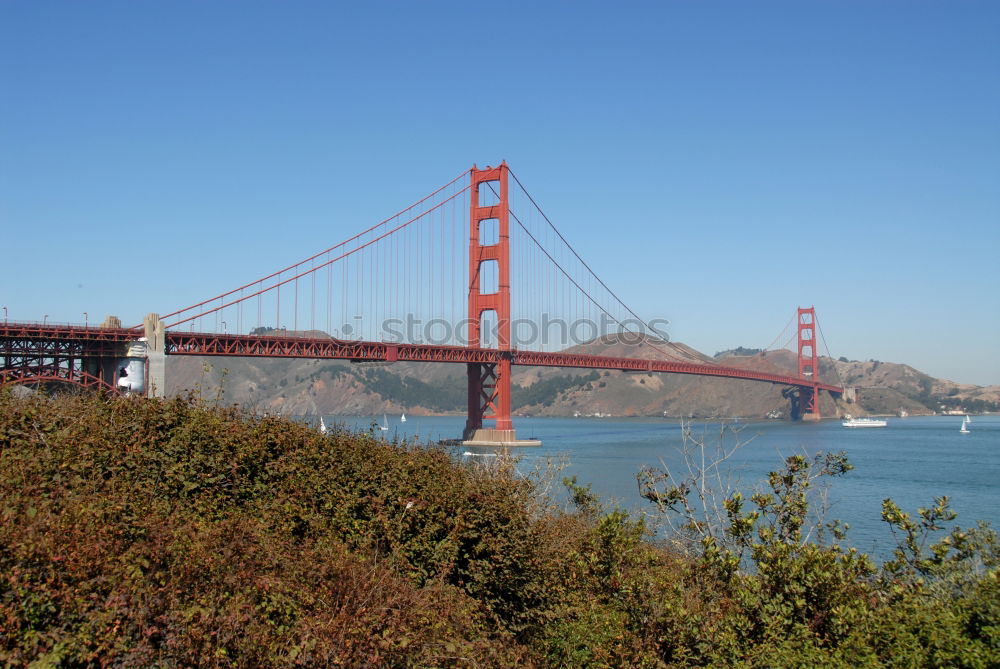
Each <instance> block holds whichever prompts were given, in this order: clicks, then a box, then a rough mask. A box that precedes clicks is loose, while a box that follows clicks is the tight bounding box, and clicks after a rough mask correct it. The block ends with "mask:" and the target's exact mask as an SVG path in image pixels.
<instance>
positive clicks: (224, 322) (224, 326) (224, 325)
mask: <svg viewBox="0 0 1000 669" xmlns="http://www.w3.org/2000/svg"><path fill="white" fill-rule="evenodd" d="M222 334H226V321H222Z"/></svg>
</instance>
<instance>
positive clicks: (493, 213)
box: [463, 161, 537, 446]
mask: <svg viewBox="0 0 1000 669" xmlns="http://www.w3.org/2000/svg"><path fill="white" fill-rule="evenodd" d="M507 178H508V168H507V163H506V161H504V162H502V163H500V166H499V167H487V168H486V169H482V170H481V169H478V168H476V166H475V165H473V167H472V171H471V188H470V189H469V200H470V202H469V320H468V323H469V325H468V327H469V330H468V335H469V337H468V339H469V344H468V345H469V347H470V348H479V347H480V346H481V345H482V339H483V336H482V335H483V317H484V316H485V315H486V314H489V313H492V314H493V316H494V317H495V322H496V328H497V342H496V348H498V349H499V350H500V351H501V358H500V360H499V361H498V362H496V363H479V362H470V363H466V365H467V370H466V371H467V374H468V382H469V397H468V418H467V420H466V423H465V432H464V435H463V437H464V439H465V443H466V444H468V445H483V446H501V445H517V446H528V445H537V442H533V441H518V440H517V436H516V433H515V431H514V423H513V421H512V420H511V417H510V367H511V357H510V350H511V349H510V205H509V200H508V190H507ZM484 200H486V201H488V203H487V204H483V201H484ZM494 229H495V230H496V233H497V234H496V236H495V238H493V237H492V236H490V233H492V231H493V230H494ZM487 263H495V264H496V274H497V275H498V277H499V281H498V283H497V286H496V291H495V292H483V288H484V286H483V283H482V275H483V268H484V266H486V265H487ZM491 274H492V273H491ZM485 288H487V289H491V288H492V286H485ZM484 419H488V420H492V421H494V427H493V428H486V427H484V425H483V420H484Z"/></svg>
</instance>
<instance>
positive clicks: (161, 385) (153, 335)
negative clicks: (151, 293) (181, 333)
mask: <svg viewBox="0 0 1000 669" xmlns="http://www.w3.org/2000/svg"><path fill="white" fill-rule="evenodd" d="M142 324H143V327H144V329H145V335H146V396H147V397H166V395H167V350H166V349H167V346H166V344H167V333H166V330H165V329H164V327H163V321H161V320H160V315H159V314H146V317H145V318H143V319H142Z"/></svg>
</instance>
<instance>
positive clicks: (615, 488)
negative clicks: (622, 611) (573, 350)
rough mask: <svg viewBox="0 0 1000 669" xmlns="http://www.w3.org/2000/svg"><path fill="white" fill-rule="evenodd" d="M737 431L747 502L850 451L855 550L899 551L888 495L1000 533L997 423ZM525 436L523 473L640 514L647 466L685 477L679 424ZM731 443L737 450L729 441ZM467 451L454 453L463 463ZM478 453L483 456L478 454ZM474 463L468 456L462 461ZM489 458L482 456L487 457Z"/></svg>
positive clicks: (623, 422) (714, 430)
mask: <svg viewBox="0 0 1000 669" xmlns="http://www.w3.org/2000/svg"><path fill="white" fill-rule="evenodd" d="M327 420H335V421H337V422H341V423H344V424H345V425H347V426H348V427H351V428H355V429H362V430H364V429H368V428H369V427H370V426H371V425H372V423H374V422H381V416H379V417H377V418H376V417H360V418H359V417H327ZM464 423H465V419H464V417H460V416H408V417H407V422H405V423H402V422H400V420H399V416H395V417H392V418H390V420H389V424H390V430H389V431H388V432H384V433H382V432H380V434H387V435H390V436H399V437H407V438H413V439H418V440H420V441H430V440H433V441H437V440H439V439H451V438H455V437H456V436H458V435H460V434H461V431H462V427H463V425H464ZM727 425H730V426H734V425H735V426H737V427H738V428H739V429H740V432H739V439H740V440H741V441H744V442H747V443H745V444H744V445H743V446H742V447H741V448H740V449H738V450H737V452H736V453H735V454H734V456H733V457H732V458H731V459H730V460H729V461H728V463H729V465H730V466H729V468H728V469H729V472H730V473H731V475H732V476H733V477H734V478H737V479H738V480H739V487H740V488H741V489H742V490H743V491H744V493H745V495H748V494H749V493H750V492H752V491H753V490H754V489H755V486H756V487H757V488H760V487H761V486H763V485H765V483H766V477H767V473H768V472H769V471H772V470H775V469H780V467H781V464H782V462H783V460H784V458H786V457H788V456H790V455H794V454H796V453H804V454H807V455H808V454H813V453H815V452H817V451H828V452H837V451H846V452H847V454H848V457H849V459H850V461H851V463H852V464H853V465H854V467H855V468H854V470H852V471H851V472H849V473H848V474H846V475H845V476H843V477H839V478H836V479H833V480H832V481H831V487H830V490H829V493H828V502H829V510H828V511H827V513H826V519H827V520H831V519H833V518H837V519H840V520H842V521H844V522H847V523H848V524H849V525H850V531H849V533H848V543H849V544H850V545H853V546H856V547H858V548H859V549H861V550H864V551H866V552H870V553H873V554H876V555H879V556H882V557H885V556H886V555H887V554H888V552H889V551H890V550H891V548H892V546H893V545H894V543H893V541H892V537H891V535H890V532H889V528H888V526H887V525H886V524H885V523H884V522H882V520H881V504H882V500H883V499H885V498H887V497H891V498H892V499H893V500H894V501H895V502H896V503H897V504H898V505H899V506H900V507H901V508H902V509H903V510H904V511H907V512H910V513H913V514H915V513H916V509H917V508H918V507H927V506H930V505H931V504H932V503H933V499H934V498H935V497H938V496H941V495H948V496H949V498H950V500H951V504H952V508H954V509H955V510H956V511H957V512H958V514H959V516H958V518H957V519H956V521H955V523H957V524H960V525H962V526H966V527H968V526H973V525H975V523H976V521H978V520H986V521H989V522H990V523H991V524H992V525H993V527H994V528H995V529H1000V416H974V417H973V422H972V423H971V424H970V426H969V427H970V430H971V432H970V434H960V433H959V427H960V425H961V418H960V417H957V416H914V417H908V418H890V419H889V425H888V426H887V427H885V428H867V429H862V428H854V429H849V428H844V427H842V426H841V424H840V421H823V422H821V423H818V424H810V423H787V422H779V421H766V422H764V421H762V422H749V423H741V424H733V423H727ZM515 427H516V428H517V430H518V435H519V436H521V437H529V436H531V437H536V438H538V439H541V440H542V446H541V447H539V448H525V449H517V450H516V454H517V455H518V456H520V460H519V462H518V464H517V466H518V469H519V470H520V471H522V472H527V471H530V470H531V469H533V468H534V467H536V466H539V465H541V464H543V463H544V461H545V460H546V459H549V458H551V459H555V460H562V461H564V462H565V465H566V466H565V469H564V470H563V471H562V473H561V474H560V478H561V477H562V476H576V477H577V481H578V482H579V483H581V484H591V485H592V489H593V491H594V492H595V493H597V494H598V495H600V496H601V497H602V498H603V499H605V500H614V501H616V502H617V503H618V504H620V505H621V506H623V507H626V508H629V509H632V510H636V511H650V512H652V511H654V509H653V507H652V505H651V504H650V503H648V502H646V501H645V500H643V499H642V498H641V497H640V496H639V492H638V486H637V484H636V473H637V472H638V471H639V470H640V468H642V467H643V466H653V467H657V466H663V465H666V466H667V467H671V468H674V469H675V471H681V470H680V469H679V468H680V467H681V466H682V462H683V460H682V458H681V457H680V455H679V448H680V446H681V443H682V439H681V427H680V425H679V423H678V422H676V421H667V420H659V419H652V418H636V419H618V418H615V419H611V418H603V419H597V418H535V417H532V418H517V419H515ZM692 430H693V433H694V434H695V435H696V436H698V437H699V438H700V437H702V436H703V437H704V438H705V441H706V443H707V444H708V445H709V446H712V445H714V444H716V443H717V442H718V437H719V431H720V425H719V424H718V423H712V424H704V423H694V424H693V425H692ZM724 443H725V445H726V446H732V445H734V444H735V437H734V435H733V434H731V433H729V434H727V436H726V437H725V442H724ZM466 451H469V449H466V448H463V447H454V452H455V454H456V457H459V458H462V457H463V455H462V454H463V453H465V452H466ZM480 452H485V451H483V450H480ZM465 457H466V458H467V459H468V456H465ZM480 460H482V458H480Z"/></svg>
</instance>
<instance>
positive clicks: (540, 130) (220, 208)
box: [0, 0, 1000, 384]
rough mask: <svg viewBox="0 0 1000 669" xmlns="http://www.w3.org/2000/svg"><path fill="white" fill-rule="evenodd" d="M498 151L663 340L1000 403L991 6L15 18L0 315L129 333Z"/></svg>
mask: <svg viewBox="0 0 1000 669" xmlns="http://www.w3.org/2000/svg"><path fill="white" fill-rule="evenodd" d="M501 159H506V160H507V161H508V162H509V163H510V164H511V165H512V167H513V168H514V169H515V171H516V172H517V173H518V175H519V176H520V178H521V179H522V181H524V182H525V184H526V185H527V186H528V187H529V189H530V190H531V191H532V194H533V195H535V197H536V198H538V199H539V201H540V202H541V204H542V206H543V207H544V209H545V210H546V212H547V213H548V214H549V215H550V216H551V217H552V218H553V219H554V220H555V221H556V223H557V224H558V225H559V226H560V227H561V228H562V230H563V231H564V233H566V234H567V236H569V237H570V239H571V241H573V242H574V245H575V246H576V248H577V249H578V250H579V251H580V253H581V254H582V255H583V256H584V257H585V258H586V259H587V260H588V261H589V262H590V263H591V265H592V266H593V267H594V269H595V270H596V271H597V273H598V274H599V275H600V276H601V277H602V278H604V279H605V281H606V282H607V283H608V284H609V285H610V286H611V287H612V288H614V289H616V291H617V292H618V293H619V294H620V295H622V297H623V298H625V300H626V301H627V302H629V303H630V304H631V305H632V306H633V307H634V308H635V309H636V310H637V311H638V312H639V313H642V314H643V315H645V316H647V317H648V318H665V319H668V320H669V321H670V322H671V326H670V328H669V330H670V334H671V336H672V338H673V339H675V340H678V341H682V342H685V343H687V344H690V345H692V346H694V347H695V348H697V349H699V350H702V351H705V352H708V353H714V352H715V351H717V350H721V349H725V348H730V347H734V346H738V345H743V346H750V347H760V346H765V345H767V344H768V343H769V342H770V341H771V340H772V339H773V338H774V337H775V336H776V335H777V334H778V332H779V331H780V330H781V328H782V327H783V326H784V324H785V323H786V322H787V320H788V318H789V316H790V315H791V314H792V312H793V311H794V308H795V307H796V306H797V305H815V306H816V308H817V313H818V316H819V321H820V324H821V326H822V328H823V331H824V333H825V335H826V339H827V341H828V343H829V347H830V351H831V353H832V354H833V355H834V356H840V355H845V356H847V357H848V358H852V359H853V358H857V359H869V358H875V359H879V360H887V361H896V362H906V363H909V364H912V365H914V366H915V367H917V368H919V369H921V370H923V371H926V372H928V373H930V374H933V375H935V376H942V377H945V378H950V379H953V380H956V381H960V382H967V383H977V384H997V383H1000V355H998V342H1000V297H998V292H1000V270H998V254H1000V225H998V224H1000V4H998V3H996V2H967V1H964V0H942V1H939V2H925V1H920V0H900V1H883V0H870V1H867V2H860V1H859V2H853V1H849V0H840V1H822V0H815V1H810V2H802V1H801V0H795V1H791V0H790V1H788V2H771V1H767V2H747V1H746V0H740V1H738V2H737V1H734V2H716V1H710V0H709V1H694V0H691V1H660V2H619V3H611V2H579V1H576V2H537V1H536V2H523V3H521V2H502V3H474V2H455V3H452V2H365V3H362V2H351V3H332V2H305V1H298V2H278V1H277V0H275V1H273V2H249V1H246V0H243V1H240V2H235V1H224V0H215V1H211V2H207V1H206V2H202V1H198V2H183V1H171V2H166V1H163V2H151V1H140V2H136V1H134V0H128V1H123V2H101V1H98V0H94V1H91V2H46V1H44V0H39V1H32V2H28V1H20V2H15V1H12V0H0V232H2V234H0V258H2V260H0V262H2V266H3V271H2V273H0V304H2V305H3V306H5V307H7V309H8V312H9V317H10V318H11V319H19V320H41V319H42V318H43V316H45V315H48V317H49V320H53V321H64V322H82V321H83V318H84V317H83V312H85V311H86V312H88V313H89V318H90V320H91V321H94V320H99V319H100V318H102V317H103V315H104V314H108V313H113V314H117V315H119V316H121V317H122V318H123V320H125V321H126V322H128V323H133V322H138V320H139V319H140V318H141V316H142V314H144V313H146V312H149V311H159V312H161V313H162V312H166V311H171V310H173V309H174V308H177V307H181V306H185V305H188V304H191V303H194V302H196V301H198V300H199V299H202V298H204V297H208V296H210V295H212V294H215V293H217V292H221V290H223V289H228V288H231V287H235V286H236V285H238V284H239V283H242V282H243V281H244V280H251V279H254V278H257V276H259V275H262V274H264V273H265V272H266V271H269V270H271V269H277V268H278V267H281V266H284V265H286V264H290V263H291V262H294V261H297V260H299V259H301V258H303V257H306V256H307V255H310V254H311V253H312V252H314V251H318V250H320V249H322V248H325V247H326V246H328V245H330V244H332V243H334V242H336V241H339V240H340V239H343V238H345V237H347V236H349V235H350V234H352V233H353V232H356V231H359V230H360V229H362V228H364V227H367V226H368V225H370V224H372V223H375V222H377V221H378V220H381V218H383V217H384V216H386V215H388V214H390V213H392V212H394V211H396V210H398V209H399V208H401V207H402V206H405V205H406V204H409V203H411V202H412V201H414V200H416V199H417V198H419V197H421V196H422V195H424V194H426V193H427V192H428V191H430V190H431V189H433V188H435V187H437V186H439V185H441V184H443V183H444V182H446V181H447V180H448V179H450V178H452V177H453V176H455V175H457V174H458V173H459V172H461V171H462V170H463V169H466V168H468V167H469V166H471V164H472V163H474V162H475V163H478V164H479V165H485V164H496V163H498V162H499V161H500V160H501Z"/></svg>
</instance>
